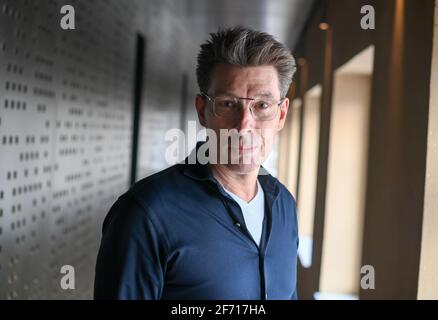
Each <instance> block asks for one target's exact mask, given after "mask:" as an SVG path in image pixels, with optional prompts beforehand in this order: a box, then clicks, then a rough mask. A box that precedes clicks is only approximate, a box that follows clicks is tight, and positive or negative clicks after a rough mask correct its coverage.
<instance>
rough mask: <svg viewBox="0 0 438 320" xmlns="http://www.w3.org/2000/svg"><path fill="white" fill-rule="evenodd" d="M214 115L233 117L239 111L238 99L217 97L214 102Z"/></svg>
mask: <svg viewBox="0 0 438 320" xmlns="http://www.w3.org/2000/svg"><path fill="white" fill-rule="evenodd" d="M214 109H215V113H216V114H217V115H218V116H221V117H234V116H236V114H237V113H238V111H239V101H238V99H234V98H228V97H217V98H216V99H215V100H214Z"/></svg>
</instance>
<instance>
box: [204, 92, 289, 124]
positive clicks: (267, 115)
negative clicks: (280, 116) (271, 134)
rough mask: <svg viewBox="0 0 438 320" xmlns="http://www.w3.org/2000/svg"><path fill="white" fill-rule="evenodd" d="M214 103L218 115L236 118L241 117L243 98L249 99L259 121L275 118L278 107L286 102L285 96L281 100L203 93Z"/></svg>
mask: <svg viewBox="0 0 438 320" xmlns="http://www.w3.org/2000/svg"><path fill="white" fill-rule="evenodd" d="M201 95H202V96H204V97H206V98H207V99H208V100H209V101H211V102H212V103H213V113H214V115H215V116H217V117H222V118H227V119H235V118H237V117H239V115H240V113H241V109H242V108H243V103H242V102H241V100H248V101H249V102H248V107H249V110H250V111H251V114H252V116H253V117H254V119H255V120H257V121H269V120H272V119H274V118H275V117H276V116H277V113H278V107H279V106H280V105H281V104H282V103H283V102H284V100H285V98H283V99H281V100H280V101H277V100H274V99H270V98H257V97H256V98H239V97H230V96H218V97H214V98H212V97H210V96H208V95H207V94H205V93H201Z"/></svg>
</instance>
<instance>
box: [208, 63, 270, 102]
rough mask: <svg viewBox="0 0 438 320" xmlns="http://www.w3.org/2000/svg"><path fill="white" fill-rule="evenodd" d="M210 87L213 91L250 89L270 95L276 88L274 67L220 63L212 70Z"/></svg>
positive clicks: (229, 91) (225, 91) (230, 91)
mask: <svg viewBox="0 0 438 320" xmlns="http://www.w3.org/2000/svg"><path fill="white" fill-rule="evenodd" d="M212 85H213V86H212V88H211V89H213V90H214V91H215V93H219V92H220V93H227V92H228V93H232V92H233V91H240V90H246V91H252V92H258V93H260V94H262V95H272V94H273V92H272V91H273V90H275V89H276V88H278V79H277V73H276V69H275V68H274V67H272V66H258V67H237V66H228V65H220V66H218V67H217V68H216V69H215V72H213V78H212Z"/></svg>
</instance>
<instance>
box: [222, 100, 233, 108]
mask: <svg viewBox="0 0 438 320" xmlns="http://www.w3.org/2000/svg"><path fill="white" fill-rule="evenodd" d="M220 105H221V106H222V107H225V108H234V106H235V105H236V103H235V102H234V101H233V100H224V101H221V102H220Z"/></svg>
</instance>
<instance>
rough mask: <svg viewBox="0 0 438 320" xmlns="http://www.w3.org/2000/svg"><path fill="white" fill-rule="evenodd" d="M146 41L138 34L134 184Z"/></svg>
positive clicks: (133, 125)
mask: <svg viewBox="0 0 438 320" xmlns="http://www.w3.org/2000/svg"><path fill="white" fill-rule="evenodd" d="M145 47H146V41H145V39H144V37H143V36H142V35H141V34H137V44H136V51H135V52H136V54H135V56H136V57H135V79H134V81H135V82H134V108H133V113H132V114H133V121H132V154H131V175H130V182H131V185H133V184H134V183H135V181H136V179H137V158H138V140H139V139H138V136H139V132H140V116H141V102H142V91H143V80H144V79H143V76H144V67H145V52H146V48H145Z"/></svg>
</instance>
